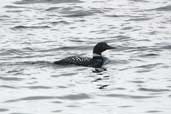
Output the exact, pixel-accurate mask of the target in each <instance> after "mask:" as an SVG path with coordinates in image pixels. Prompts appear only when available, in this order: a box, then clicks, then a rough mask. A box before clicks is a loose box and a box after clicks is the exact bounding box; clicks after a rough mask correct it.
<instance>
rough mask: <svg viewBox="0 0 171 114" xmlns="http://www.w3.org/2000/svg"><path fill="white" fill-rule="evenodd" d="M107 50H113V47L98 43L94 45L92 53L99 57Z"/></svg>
mask: <svg viewBox="0 0 171 114" xmlns="http://www.w3.org/2000/svg"><path fill="white" fill-rule="evenodd" d="M108 49H115V47H111V46H109V45H108V44H107V43H106V42H99V43H97V44H96V45H95V47H94V49H93V53H94V54H98V55H101V53H102V52H103V51H106V50H108Z"/></svg>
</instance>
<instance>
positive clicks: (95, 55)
mask: <svg viewBox="0 0 171 114" xmlns="http://www.w3.org/2000/svg"><path fill="white" fill-rule="evenodd" d="M101 57H102V55H101V54H97V53H93V58H94V59H95V58H101Z"/></svg>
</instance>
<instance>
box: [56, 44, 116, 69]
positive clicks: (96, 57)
mask: <svg viewBox="0 0 171 114" xmlns="http://www.w3.org/2000/svg"><path fill="white" fill-rule="evenodd" d="M108 49H115V47H111V46H109V45H108V44H107V43H106V42H99V43H97V44H96V45H95V46H94V48H93V57H92V58H89V57H80V56H70V57H66V58H64V59H62V60H59V61H55V62H54V64H58V65H69V64H73V65H79V66H87V67H94V68H101V67H102V65H103V64H104V62H105V59H104V57H103V56H102V54H101V53H102V52H104V51H106V50H108Z"/></svg>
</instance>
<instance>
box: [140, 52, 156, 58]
mask: <svg viewBox="0 0 171 114" xmlns="http://www.w3.org/2000/svg"><path fill="white" fill-rule="evenodd" d="M156 56H159V54H156V53H148V54H143V55H140V57H156Z"/></svg>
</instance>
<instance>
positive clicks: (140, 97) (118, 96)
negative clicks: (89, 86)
mask: <svg viewBox="0 0 171 114" xmlns="http://www.w3.org/2000/svg"><path fill="white" fill-rule="evenodd" d="M105 96H106V97H116V98H126V99H149V98H156V97H158V96H142V95H128V94H107V95H105Z"/></svg>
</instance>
